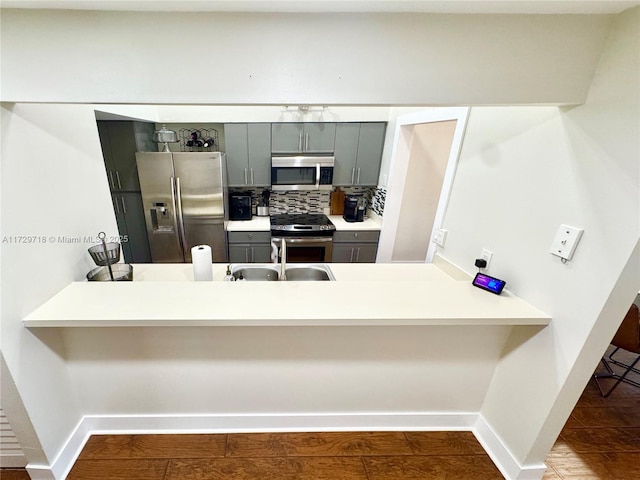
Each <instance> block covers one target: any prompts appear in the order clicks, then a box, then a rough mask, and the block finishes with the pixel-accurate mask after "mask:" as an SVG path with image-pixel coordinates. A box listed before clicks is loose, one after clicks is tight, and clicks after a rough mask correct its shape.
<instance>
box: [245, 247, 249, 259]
mask: <svg viewBox="0 0 640 480" xmlns="http://www.w3.org/2000/svg"><path fill="white" fill-rule="evenodd" d="M244 261H245V263H249V249H248V248H245V249H244Z"/></svg>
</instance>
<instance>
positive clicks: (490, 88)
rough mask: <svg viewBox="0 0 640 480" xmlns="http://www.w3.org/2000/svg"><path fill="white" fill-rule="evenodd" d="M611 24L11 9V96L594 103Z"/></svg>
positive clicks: (5, 22) (527, 18)
mask: <svg viewBox="0 0 640 480" xmlns="http://www.w3.org/2000/svg"><path fill="white" fill-rule="evenodd" d="M611 18H612V17H611V16H606V15H538V16H531V15H439V14H416V13H411V14H307V15H304V14H241V13H177V12H171V13H152V12H126V13H124V12H104V11H103V12H99V11H60V10H58V11H51V10H50V11H47V10H3V12H2V31H1V40H2V45H1V49H2V50H1V54H2V72H1V75H2V76H1V80H2V91H1V93H2V100H3V101H15V102H18V101H22V102H26V101H34V102H38V101H40V102H87V103H132V104H136V103H147V104H154V103H155V104H163V103H164V104H167V103H169V104H214V105H215V104H218V105H229V104H244V105H251V104H262V105H291V104H300V103H305V104H309V103H311V104H316V105H317V104H320V105H326V104H342V105H454V104H458V105H466V104H467V105H468V104H514V103H515V104H520V103H568V104H571V103H580V102H582V101H583V100H584V98H585V95H586V93H587V90H588V88H589V84H590V81H591V78H592V75H593V71H594V69H595V66H596V64H597V60H598V58H599V54H600V51H601V47H602V45H603V42H604V39H605V36H606V33H607V29H608V26H609V23H610V21H611ZM221 39H224V46H221V45H222V42H221ZM487 65H490V66H491V68H487Z"/></svg>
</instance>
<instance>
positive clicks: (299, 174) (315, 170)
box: [271, 156, 335, 190]
mask: <svg viewBox="0 0 640 480" xmlns="http://www.w3.org/2000/svg"><path fill="white" fill-rule="evenodd" d="M334 164H335V158H334V157H327V156H322V157H320V156H317V157H316V156H280V157H271V189H272V190H331V187H332V185H333V167H334Z"/></svg>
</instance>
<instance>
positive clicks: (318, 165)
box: [316, 163, 320, 190]
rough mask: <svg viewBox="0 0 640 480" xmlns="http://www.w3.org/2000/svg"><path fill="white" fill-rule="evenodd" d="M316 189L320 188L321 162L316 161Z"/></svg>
mask: <svg viewBox="0 0 640 480" xmlns="http://www.w3.org/2000/svg"><path fill="white" fill-rule="evenodd" d="M316 190H320V164H319V163H316Z"/></svg>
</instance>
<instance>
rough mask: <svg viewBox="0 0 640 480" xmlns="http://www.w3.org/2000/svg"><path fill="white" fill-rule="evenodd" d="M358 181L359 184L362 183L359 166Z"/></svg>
mask: <svg viewBox="0 0 640 480" xmlns="http://www.w3.org/2000/svg"><path fill="white" fill-rule="evenodd" d="M357 183H358V185H360V169H359V168H358V179H357Z"/></svg>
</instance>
